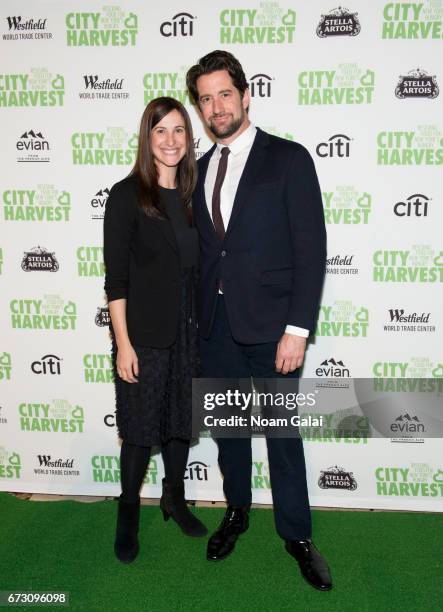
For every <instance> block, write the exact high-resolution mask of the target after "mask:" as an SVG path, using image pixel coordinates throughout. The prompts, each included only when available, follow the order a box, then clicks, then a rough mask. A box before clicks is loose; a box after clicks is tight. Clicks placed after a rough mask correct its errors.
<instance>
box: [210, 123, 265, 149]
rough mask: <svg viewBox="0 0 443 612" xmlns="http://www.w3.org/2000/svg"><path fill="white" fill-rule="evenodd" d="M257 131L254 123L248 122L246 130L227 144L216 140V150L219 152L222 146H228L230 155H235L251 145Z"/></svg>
mask: <svg viewBox="0 0 443 612" xmlns="http://www.w3.org/2000/svg"><path fill="white" fill-rule="evenodd" d="M256 133H257V128H256V127H255V125H253V124H252V123H250V124H249V125H248V127H247V128H246V130H245V131H244V132H242V133H241V134H240V136H237V138H236V139H235V140H233V141H232V142H231V144H229V145H224V144H222V143H221V142H217V150H218V152H219V153H220V151H221V150H222V149H224V147H226V146H229V150H230V152H231V155H237V154H238V153H240V152H241V151H243V150H244V149H246V148H247V147H251V146H252V143H253V142H254V138H255V135H256Z"/></svg>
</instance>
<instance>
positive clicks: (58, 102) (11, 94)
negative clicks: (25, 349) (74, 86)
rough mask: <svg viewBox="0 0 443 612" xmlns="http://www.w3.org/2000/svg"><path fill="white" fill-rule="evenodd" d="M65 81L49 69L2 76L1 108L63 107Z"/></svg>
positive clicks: (0, 75) (61, 76)
mask: <svg viewBox="0 0 443 612" xmlns="http://www.w3.org/2000/svg"><path fill="white" fill-rule="evenodd" d="M64 97H65V79H64V77H63V75H61V74H52V73H50V72H49V71H48V69H47V68H31V69H30V71H29V73H21V74H0V108H2V107H3V108H5V107H6V108H14V107H25V106H28V107H45V106H63V103H64Z"/></svg>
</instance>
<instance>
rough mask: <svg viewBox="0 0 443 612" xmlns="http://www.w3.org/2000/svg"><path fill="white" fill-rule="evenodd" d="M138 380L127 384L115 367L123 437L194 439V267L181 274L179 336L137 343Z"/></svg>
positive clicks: (135, 440) (147, 442)
mask: <svg viewBox="0 0 443 612" xmlns="http://www.w3.org/2000/svg"><path fill="white" fill-rule="evenodd" d="M134 350H135V352H136V353H137V357H138V365H139V376H138V383H132V384H131V383H127V382H125V381H124V380H122V379H121V378H120V377H119V376H118V374H117V371H116V346H115V343H114V345H113V355H114V377H115V389H116V421H117V429H118V433H119V436H120V438H122V439H123V440H125V441H126V442H129V443H130V444H138V445H140V446H152V445H156V446H157V445H161V444H164V443H165V442H168V440H171V439H172V438H178V439H180V440H190V439H191V430H192V428H191V417H192V378H193V377H196V376H198V373H199V360H198V343H197V323H196V312H195V281H194V271H193V270H192V269H185V270H182V272H181V301H180V314H179V323H178V330H177V337H176V340H175V342H174V344H173V345H172V346H170V347H168V348H151V347H148V346H139V345H135V346H134Z"/></svg>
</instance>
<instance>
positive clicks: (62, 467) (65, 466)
mask: <svg viewBox="0 0 443 612" xmlns="http://www.w3.org/2000/svg"><path fill="white" fill-rule="evenodd" d="M37 460H38V467H36V468H34V474H36V475H37V476H49V475H50V476H80V471H79V470H76V469H74V459H62V458H58V459H53V458H52V456H51V455H37Z"/></svg>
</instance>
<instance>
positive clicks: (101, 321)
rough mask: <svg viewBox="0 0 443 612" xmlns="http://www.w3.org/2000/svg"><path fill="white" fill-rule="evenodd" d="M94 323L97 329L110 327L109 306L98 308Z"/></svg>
mask: <svg viewBox="0 0 443 612" xmlns="http://www.w3.org/2000/svg"><path fill="white" fill-rule="evenodd" d="M94 321H95V324H96V325H97V327H109V325H110V324H111V317H110V315H109V306H103V307H100V306H98V307H97V313H96V315H95V319H94Z"/></svg>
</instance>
